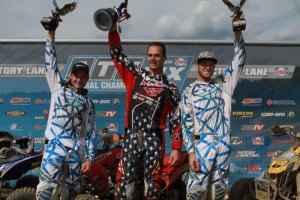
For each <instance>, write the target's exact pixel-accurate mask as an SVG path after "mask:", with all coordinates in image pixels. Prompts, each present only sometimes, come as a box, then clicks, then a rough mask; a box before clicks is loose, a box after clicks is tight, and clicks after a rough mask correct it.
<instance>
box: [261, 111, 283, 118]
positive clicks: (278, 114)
mask: <svg viewBox="0 0 300 200" xmlns="http://www.w3.org/2000/svg"><path fill="white" fill-rule="evenodd" d="M260 116H261V117H285V116H286V113H285V112H263V113H261V115H260Z"/></svg>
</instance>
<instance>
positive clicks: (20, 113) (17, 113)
mask: <svg viewBox="0 0 300 200" xmlns="http://www.w3.org/2000/svg"><path fill="white" fill-rule="evenodd" d="M5 114H6V115H8V116H11V117H21V116H23V115H26V112H24V111H20V110H12V111H7V112H5Z"/></svg>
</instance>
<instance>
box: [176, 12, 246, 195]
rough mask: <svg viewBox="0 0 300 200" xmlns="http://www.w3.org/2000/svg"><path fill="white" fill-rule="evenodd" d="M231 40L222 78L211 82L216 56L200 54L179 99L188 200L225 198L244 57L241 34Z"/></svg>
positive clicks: (235, 34) (208, 52)
mask: <svg viewBox="0 0 300 200" xmlns="http://www.w3.org/2000/svg"><path fill="white" fill-rule="evenodd" d="M233 17H235V16H233ZM234 37H235V40H234V53H233V59H232V61H231V63H230V64H229V65H228V66H227V68H226V69H225V70H224V72H223V74H221V75H218V76H217V78H215V79H212V75H213V73H214V70H215V65H216V63H217V59H216V57H215V54H214V53H213V52H210V51H203V52H201V53H200V55H199V57H198V62H197V65H196V68H197V71H198V79H197V80H196V81H195V82H193V83H192V84H190V85H189V86H188V87H187V88H186V89H185V91H184V93H183V95H182V100H181V101H182V102H181V105H182V131H183V138H184V144H185V146H186V150H187V151H188V153H189V165H190V174H189V179H188V184H187V199H188V200H194V199H195V200H196V199H197V200H199V199H202V198H205V199H206V197H207V196H208V195H213V197H212V199H216V200H221V199H224V196H225V192H226V188H227V184H228V171H229V156H230V152H231V148H230V117H231V100H232V95H233V92H234V89H235V87H236V85H237V82H238V79H239V76H240V74H241V71H242V69H243V67H244V63H245V56H246V54H245V44H244V39H243V35H242V32H241V31H236V32H234ZM208 186H212V187H210V188H209V187H208ZM206 191H209V192H206ZM205 196H206V197H205Z"/></svg>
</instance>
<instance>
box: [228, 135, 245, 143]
mask: <svg viewBox="0 0 300 200" xmlns="http://www.w3.org/2000/svg"><path fill="white" fill-rule="evenodd" d="M244 142H245V139H244V138H242V137H239V136H233V137H231V138H230V143H231V145H240V144H243V143H244Z"/></svg>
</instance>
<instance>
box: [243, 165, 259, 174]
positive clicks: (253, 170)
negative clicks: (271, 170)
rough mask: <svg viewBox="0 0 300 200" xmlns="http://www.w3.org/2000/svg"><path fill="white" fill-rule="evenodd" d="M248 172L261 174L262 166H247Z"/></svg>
mask: <svg viewBox="0 0 300 200" xmlns="http://www.w3.org/2000/svg"><path fill="white" fill-rule="evenodd" d="M246 171H247V172H261V171H262V165H261V164H251V165H247V166H246Z"/></svg>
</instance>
